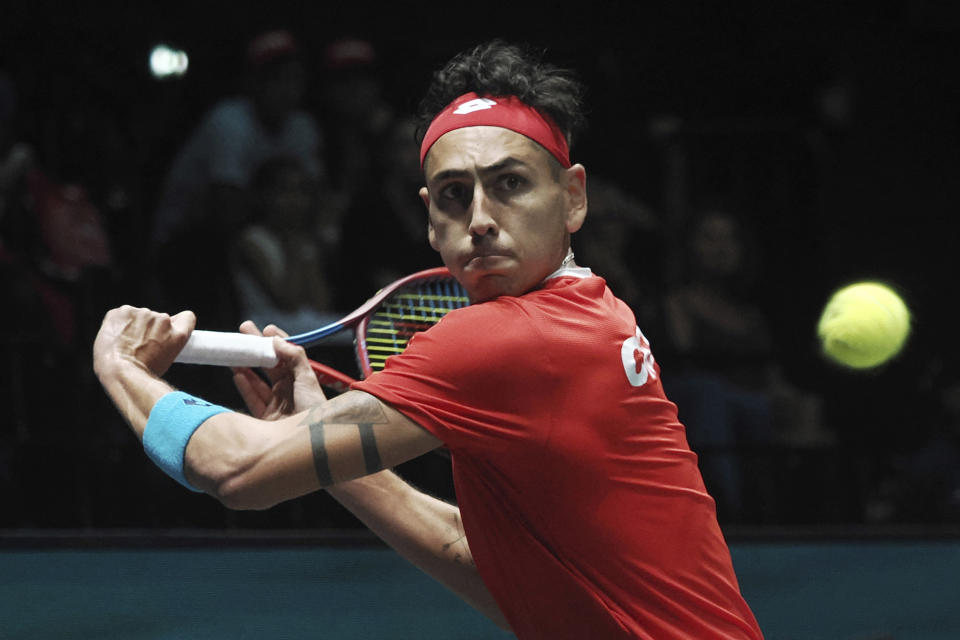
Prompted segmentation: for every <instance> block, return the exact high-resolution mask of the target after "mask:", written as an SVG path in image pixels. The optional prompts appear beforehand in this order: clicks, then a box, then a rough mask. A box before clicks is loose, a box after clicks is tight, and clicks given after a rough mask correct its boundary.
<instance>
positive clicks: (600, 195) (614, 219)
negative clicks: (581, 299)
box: [573, 175, 661, 336]
mask: <svg viewBox="0 0 960 640" xmlns="http://www.w3.org/2000/svg"><path fill="white" fill-rule="evenodd" d="M587 191H588V193H587V195H588V198H589V202H590V213H589V214H588V215H587V219H586V221H585V222H584V225H583V228H581V229H580V231H578V232H577V234H576V236H574V238H573V243H574V250H575V253H576V254H577V262H579V263H580V264H584V265H587V266H588V267H590V269H591V270H592V271H593V272H594V273H596V274H597V275H599V276H601V277H602V278H603V279H604V280H606V281H607V284H609V285H610V288H611V289H612V290H613V291H616V292H617V297H619V298H620V299H621V300H623V301H624V302H626V303H627V304H628V305H630V308H631V309H632V310H633V313H634V315H636V316H637V321H638V324H639V325H640V326H641V327H643V328H644V329H643V330H644V332H645V333H646V334H647V335H648V336H651V335H654V334H655V333H656V331H655V330H654V328H655V327H658V326H659V324H660V318H659V313H658V309H659V307H660V305H659V294H658V293H657V291H658V290H659V287H660V283H659V282H658V281H657V280H656V277H655V274H659V272H660V269H659V265H660V264H661V257H660V254H659V251H660V242H659V240H658V238H657V237H656V233H657V219H656V216H655V215H654V213H653V211H651V210H650V209H649V208H648V207H647V206H646V205H644V204H643V203H642V202H640V201H639V200H637V198H635V197H634V196H633V195H631V194H629V193H627V192H625V191H624V190H623V189H622V188H621V187H620V186H619V185H617V184H614V183H613V182H611V181H609V180H605V179H603V178H598V177H597V176H595V175H594V176H590V179H589V180H587Z"/></svg>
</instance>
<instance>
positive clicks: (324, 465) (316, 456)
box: [308, 412, 333, 487]
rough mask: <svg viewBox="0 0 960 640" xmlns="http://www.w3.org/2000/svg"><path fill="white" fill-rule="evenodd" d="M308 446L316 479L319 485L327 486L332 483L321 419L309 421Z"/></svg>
mask: <svg viewBox="0 0 960 640" xmlns="http://www.w3.org/2000/svg"><path fill="white" fill-rule="evenodd" d="M311 415H312V412H311ZM308 419H309V418H308ZM310 447H311V448H312V449H313V468H314V469H315V470H316V472H317V479H318V480H319V481H320V486H321V487H329V486H330V485H332V484H333V476H332V474H331V473H330V461H329V460H328V459H327V443H326V440H325V438H324V434H323V420H317V421H313V420H311V421H310Z"/></svg>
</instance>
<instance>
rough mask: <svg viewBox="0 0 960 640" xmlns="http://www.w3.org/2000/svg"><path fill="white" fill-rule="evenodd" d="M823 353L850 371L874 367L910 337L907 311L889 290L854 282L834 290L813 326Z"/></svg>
mask: <svg viewBox="0 0 960 640" xmlns="http://www.w3.org/2000/svg"><path fill="white" fill-rule="evenodd" d="M817 334H818V336H819V337H820V344H821V346H822V347H823V353H824V354H825V355H826V356H827V357H829V358H830V359H832V360H833V361H835V362H837V363H839V364H842V365H845V366H847V367H851V368H853V369H870V368H873V367H877V366H879V365H881V364H883V363H884V362H887V361H888V360H890V358H892V357H894V356H895V355H897V354H898V353H899V352H900V350H901V349H902V348H903V345H904V343H906V341H907V337H908V336H909V335H910V310H909V309H908V308H907V305H906V304H905V303H904V302H903V299H902V298H901V297H900V296H899V295H898V294H897V293H896V292H895V291H894V290H893V289H891V288H890V287H888V286H886V285H884V284H881V283H879V282H858V283H855V284H851V285H848V286H846V287H843V288H842V289H839V290H838V291H836V292H835V293H834V294H833V296H831V297H830V300H829V301H828V302H827V306H826V307H824V309H823V314H822V315H821V316H820V321H819V322H818V323H817Z"/></svg>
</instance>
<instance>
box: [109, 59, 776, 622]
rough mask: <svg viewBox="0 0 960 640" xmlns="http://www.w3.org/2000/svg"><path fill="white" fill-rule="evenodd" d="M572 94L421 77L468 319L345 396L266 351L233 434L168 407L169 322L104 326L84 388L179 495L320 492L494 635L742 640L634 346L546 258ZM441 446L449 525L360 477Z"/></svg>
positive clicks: (607, 312) (707, 517)
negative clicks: (107, 406) (104, 401)
mask: <svg viewBox="0 0 960 640" xmlns="http://www.w3.org/2000/svg"><path fill="white" fill-rule="evenodd" d="M580 96H581V90H580V87H579V85H578V84H577V83H576V82H575V80H574V79H573V78H572V77H571V76H570V75H569V74H568V73H566V72H565V71H563V70H560V69H557V68H555V67H553V66H550V65H548V64H545V63H542V62H541V61H540V60H539V58H538V57H537V56H534V55H531V54H529V53H528V52H526V51H525V50H523V49H521V48H519V47H514V46H511V45H507V44H504V43H502V42H492V43H489V44H486V45H483V46H480V47H477V48H476V49H474V50H471V51H469V52H466V53H464V54H461V55H458V56H457V57H455V58H454V59H453V60H452V61H451V62H449V63H448V64H447V65H446V66H445V67H444V68H443V69H442V70H441V71H439V72H438V73H436V74H435V76H434V82H433V84H432V86H431V88H430V89H429V90H428V94H427V96H426V98H425V99H424V102H423V111H424V113H426V114H429V115H428V116H427V121H428V122H427V123H426V124H427V126H426V127H425V132H424V135H423V139H422V146H421V154H420V155H421V162H422V165H423V169H424V176H425V182H426V186H425V187H424V188H423V189H422V190H421V192H420V194H421V196H422V198H423V201H424V203H425V204H426V206H427V210H428V220H429V223H428V224H429V238H430V244H431V245H432V246H433V248H434V249H436V250H437V251H439V253H440V255H441V256H442V258H443V261H444V263H445V264H446V265H447V266H448V267H449V269H450V270H451V272H452V273H453V274H454V275H455V276H456V277H457V279H458V280H459V281H460V282H461V283H462V284H463V285H464V286H465V287H466V289H467V291H468V292H469V294H470V296H471V299H472V301H473V302H474V304H472V305H471V306H469V307H467V308H464V309H461V310H457V311H453V312H451V313H450V314H449V315H448V316H447V317H446V318H444V320H442V321H441V322H440V323H439V324H438V325H436V326H435V327H433V328H431V329H430V330H428V331H426V332H424V333H422V334H420V335H418V336H417V337H416V338H415V339H414V340H413V341H412V342H411V344H410V346H409V347H408V349H407V350H406V351H405V352H404V353H403V354H401V355H398V356H395V357H393V358H391V359H390V361H389V362H388V364H387V366H386V367H385V369H384V370H383V371H381V372H379V373H376V374H374V375H373V376H371V377H369V378H368V379H367V380H365V381H363V382H359V383H357V384H356V385H354V387H353V389H352V390H350V391H349V392H347V393H344V394H342V395H339V396H337V397H335V398H332V399H330V400H327V399H325V398H324V397H323V395H322V392H321V391H320V390H319V387H318V386H317V384H316V381H315V378H314V376H313V374H312V372H311V370H310V367H309V365H308V363H307V360H306V356H305V354H304V352H303V350H302V349H301V348H299V347H295V346H292V345H290V344H288V343H286V342H284V341H283V340H282V339H280V338H275V340H274V342H275V346H276V349H277V352H278V356H279V358H280V364H279V365H278V366H277V367H276V368H274V369H272V370H271V371H269V372H268V373H269V376H270V379H271V383H272V387H268V386H267V385H266V384H265V383H263V382H261V381H260V379H259V378H257V377H255V376H254V375H253V374H252V372H250V371H244V370H240V371H238V372H237V376H236V379H237V384H238V387H239V389H240V391H241V393H242V395H243V396H244V398H245V400H246V401H247V404H248V407H249V409H250V413H251V414H252V415H246V414H242V413H235V412H231V411H228V410H226V409H224V408H221V407H216V406H212V405H210V404H209V403H207V402H205V401H203V400H202V399H199V398H195V397H192V396H189V395H187V394H185V393H183V392H180V391H175V390H174V389H173V388H171V387H170V386H169V385H168V384H167V383H166V382H164V381H163V379H162V378H161V376H162V375H163V373H164V372H165V371H166V369H167V368H168V367H169V366H170V364H171V363H172V362H173V360H174V357H175V356H176V355H177V353H178V352H179V350H180V349H181V348H182V346H183V345H184V343H185V342H186V339H187V337H188V335H189V333H190V331H191V330H192V329H193V326H194V322H195V318H194V316H193V314H192V313H191V312H189V311H187V312H182V313H180V314H178V315H176V316H173V317H169V316H166V315H163V314H158V313H154V312H151V311H148V310H145V309H134V308H131V307H123V308H120V309H116V310H113V311H111V312H109V313H108V314H107V316H106V318H105V319H104V323H103V326H102V328H101V331H100V334H99V336H98V338H97V340H96V343H95V345H94V357H95V362H94V365H95V369H96V372H97V374H98V375H99V377H100V380H101V382H102V383H103V385H104V387H105V389H106V391H107V392H108V394H109V395H110V397H111V398H112V399H113V401H114V402H115V403H116V405H117V407H118V408H119V410H120V412H121V413H122V414H123V415H124V416H125V418H126V419H127V421H128V422H129V423H130V425H131V427H132V428H133V431H134V432H135V433H136V434H137V435H138V436H139V437H141V438H142V439H143V442H144V447H145V449H146V451H147V453H148V455H149V456H150V457H151V458H152V459H153V460H154V461H155V462H156V463H157V464H158V465H159V466H160V467H161V468H163V469H164V470H165V471H166V472H167V473H169V474H170V475H171V476H172V477H174V478H176V479H177V480H178V481H180V482H181V483H183V484H185V485H186V486H188V487H190V488H193V489H195V490H200V491H205V492H207V493H209V494H211V495H213V496H215V497H216V498H218V499H219V500H221V501H222V502H223V503H224V504H226V505H227V506H229V507H234V508H240V509H262V508H267V507H270V506H271V505H274V504H277V503H278V502H280V501H283V500H287V499H290V498H294V497H296V496H300V495H302V494H305V493H308V492H311V491H315V490H317V489H320V488H327V489H328V490H329V491H330V492H331V493H332V494H333V495H334V496H335V497H336V498H337V499H339V500H340V501H341V502H342V503H343V504H345V505H346V506H347V507H348V508H350V509H351V510H353V511H354V513H356V514H357V515H358V516H359V517H360V518H361V520H363V521H364V522H366V523H367V524H368V525H369V526H370V527H371V528H372V529H373V531H375V532H376V533H378V534H379V535H381V537H383V538H384V540H385V541H387V542H388V543H389V544H391V545H392V546H394V547H395V548H396V549H398V550H399V551H400V552H401V553H402V554H404V555H405V556H406V557H407V558H408V559H410V560H411V561H412V562H414V563H415V564H417V565H418V566H420V567H421V568H423V569H424V570H425V571H426V572H428V573H430V574H431V575H433V576H434V577H436V578H437V579H438V580H440V581H441V582H443V583H444V584H446V585H447V586H448V587H450V588H451V589H452V590H454V591H455V592H456V593H458V594H460V595H461V596H462V597H463V598H464V599H465V600H467V601H468V602H470V603H471V604H473V605H474V606H475V607H477V608H478V609H480V610H481V611H483V612H484V613H486V614H487V615H489V616H490V617H491V618H492V619H493V620H495V621H496V622H498V623H499V624H501V625H502V626H504V627H506V628H509V629H511V630H512V631H513V632H514V633H515V634H516V636H517V637H518V638H524V639H526V638H549V639H551V640H555V639H557V638H576V639H583V638H604V639H611V638H656V639H658V640H662V639H669V638H677V639H679V638H683V639H690V638H697V639H706V638H728V639H729V638H743V639H754V640H755V639H757V638H761V637H762V635H761V632H760V630H759V628H758V625H757V622H756V620H755V618H754V616H753V614H752V613H751V611H750V609H749V607H748V605H747V603H746V602H745V601H744V598H743V597H742V595H741V593H740V590H739V587H738V584H737V579H736V577H735V573H734V569H733V566H732V562H731V558H730V553H729V550H728V547H727V545H726V543H725V541H724V538H723V535H722V533H721V531H720V528H719V526H718V524H717V519H716V511H715V505H714V501H713V500H712V498H711V497H710V496H709V495H708V494H707V492H706V490H705V489H704V485H703V482H702V480H701V476H700V473H699V471H698V469H697V458H696V456H695V454H694V453H693V452H692V451H691V450H690V448H689V447H688V445H687V441H686V437H685V434H684V427H683V425H681V424H680V422H679V421H678V419H677V409H676V407H675V406H674V405H673V404H672V403H671V402H670V401H669V400H668V399H667V398H666V397H665V396H664V392H663V388H662V386H661V381H660V370H659V367H658V365H657V363H656V361H655V360H654V357H653V354H652V352H651V349H650V345H649V343H648V341H647V340H646V338H645V337H644V335H643V333H642V332H641V331H640V329H639V328H638V327H637V326H636V321H635V319H634V316H633V314H632V313H631V312H630V310H629V309H628V307H627V306H626V305H625V304H624V303H622V302H621V301H620V300H618V299H617V298H616V297H615V296H614V295H613V293H611V292H610V290H609V289H608V288H607V286H606V284H605V282H604V280H603V279H602V278H600V277H597V276H596V275H594V274H592V273H591V272H590V270H589V269H587V268H585V267H581V266H578V265H577V264H576V263H575V262H574V260H573V255H572V253H571V252H570V237H571V234H573V233H574V232H576V231H577V230H578V229H579V227H580V226H581V224H582V223H583V220H584V216H585V215H586V212H587V200H586V196H585V186H586V173H585V170H584V168H583V167H582V166H581V165H579V164H574V163H572V162H571V160H570V150H569V143H570V140H571V138H572V135H573V133H574V130H575V128H576V127H577V126H578V125H579V123H580V121H581V116H580ZM242 330H243V331H246V332H256V328H255V327H253V326H252V324H250V323H247V324H245V325H244V326H243V327H242ZM265 333H267V334H268V335H279V333H280V332H279V331H278V330H277V329H276V328H273V327H271V328H269V329H268V330H266V331H265ZM441 445H446V446H447V447H448V448H449V450H450V452H451V455H452V459H453V466H454V482H455V488H456V493H457V503H458V507H455V506H452V505H448V504H445V503H443V502H441V501H439V500H435V499H433V498H431V497H429V496H427V495H424V494H423V493H420V492H418V491H416V490H415V489H413V488H412V487H410V486H408V485H407V484H405V483H404V482H403V481H402V480H401V479H400V478H399V477H397V476H396V475H394V474H393V473H392V472H389V471H383V472H381V470H384V469H389V468H391V467H393V466H395V465H397V464H399V463H401V462H404V461H406V460H409V459H411V458H413V457H416V456H419V455H421V454H423V453H426V452H427V451H430V450H431V449H434V448H437V447H440V446H441ZM377 472H380V473H377Z"/></svg>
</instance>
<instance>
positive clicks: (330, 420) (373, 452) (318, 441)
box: [304, 398, 387, 487]
mask: <svg viewBox="0 0 960 640" xmlns="http://www.w3.org/2000/svg"><path fill="white" fill-rule="evenodd" d="M358 400H359V401H358V402H352V403H350V404H347V405H344V404H342V403H340V404H336V405H334V406H333V407H331V406H329V405H323V406H320V407H315V408H314V409H313V410H311V411H310V413H309V414H307V417H306V419H305V420H304V423H306V424H308V425H309V428H310V447H311V449H312V451H313V467H314V469H315V470H316V473H317V479H318V480H319V481H320V486H321V487H328V486H330V485H332V484H333V473H332V472H331V470H330V458H329V456H328V454H327V442H326V433H325V426H326V425H327V424H339V425H344V424H355V425H356V426H357V429H358V430H359V432H360V448H361V451H362V452H363V463H364V467H365V469H366V471H367V473H368V474H369V473H376V472H377V471H380V470H381V469H383V461H382V460H381V459H380V451H379V449H378V448H377V439H376V436H375V435H374V433H373V425H374V424H384V423H386V422H387V415H386V413H384V411H383V407H381V406H380V403H379V402H377V401H376V400H372V399H369V398H368V399H366V400H365V399H364V398H359V399H358Z"/></svg>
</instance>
